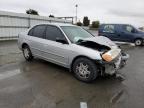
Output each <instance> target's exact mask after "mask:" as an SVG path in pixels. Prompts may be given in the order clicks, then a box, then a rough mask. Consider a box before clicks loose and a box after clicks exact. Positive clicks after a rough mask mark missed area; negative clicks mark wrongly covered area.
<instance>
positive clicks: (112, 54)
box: [102, 49, 121, 62]
mask: <svg viewBox="0 0 144 108" xmlns="http://www.w3.org/2000/svg"><path fill="white" fill-rule="evenodd" d="M120 51H121V50H120V49H112V50H110V51H108V52H106V53H104V54H102V58H103V59H104V60H105V61H107V62H111V61H112V60H114V59H115V58H116V57H117V56H118V55H119V54H120Z"/></svg>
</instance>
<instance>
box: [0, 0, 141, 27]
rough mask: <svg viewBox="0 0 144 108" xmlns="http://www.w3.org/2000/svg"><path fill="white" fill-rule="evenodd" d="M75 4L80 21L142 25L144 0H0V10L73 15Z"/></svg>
mask: <svg viewBox="0 0 144 108" xmlns="http://www.w3.org/2000/svg"><path fill="white" fill-rule="evenodd" d="M76 4H78V19H79V20H81V21H82V19H83V17H84V16H88V17H89V18H90V20H91V21H92V20H100V21H101V22H102V23H130V24H133V25H135V26H144V0H0V10H4V11H12V12H18V13H25V10H26V9H29V8H32V9H35V10H37V11H38V12H39V14H40V15H43V16H49V15H50V14H53V15H54V16H56V17H58V16H59V17H60V16H75V10H76V9H75V5H76Z"/></svg>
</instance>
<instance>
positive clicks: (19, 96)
mask: <svg viewBox="0 0 144 108" xmlns="http://www.w3.org/2000/svg"><path fill="white" fill-rule="evenodd" d="M122 49H123V50H125V51H126V52H127V53H128V54H129V55H130V59H129V60H128V63H127V66H126V67H125V68H123V69H122V70H120V72H121V73H122V74H123V75H124V77H125V80H123V81H119V80H117V79H115V78H112V77H99V78H98V79H96V80H95V81H94V82H93V83H90V84H86V83H83V82H80V81H78V80H76V79H75V78H74V77H73V76H72V74H71V73H70V72H68V70H67V69H65V68H63V67H60V66H57V65H55V64H52V63H49V62H47V61H44V60H40V59H35V60H33V61H32V62H27V61H25V59H24V58H23V55H22V53H21V51H20V50H19V49H18V47H17V43H16V41H6V42H0V108H80V102H86V103H87V105H88V108H144V57H143V56H144V48H143V47H135V46H132V45H122Z"/></svg>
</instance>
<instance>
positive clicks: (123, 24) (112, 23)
mask: <svg viewBox="0 0 144 108" xmlns="http://www.w3.org/2000/svg"><path fill="white" fill-rule="evenodd" d="M101 25H130V24H115V23H107V24H101Z"/></svg>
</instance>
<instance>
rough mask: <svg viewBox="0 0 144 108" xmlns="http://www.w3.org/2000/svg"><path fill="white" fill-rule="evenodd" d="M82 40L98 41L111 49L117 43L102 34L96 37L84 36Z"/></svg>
mask: <svg viewBox="0 0 144 108" xmlns="http://www.w3.org/2000/svg"><path fill="white" fill-rule="evenodd" d="M84 40H85V41H92V42H96V43H98V44H100V45H105V46H108V47H110V48H111V49H112V48H116V47H117V45H116V44H115V43H114V42H113V41H111V40H110V39H109V38H107V37H104V36H96V37H93V38H86V39H84Z"/></svg>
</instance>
